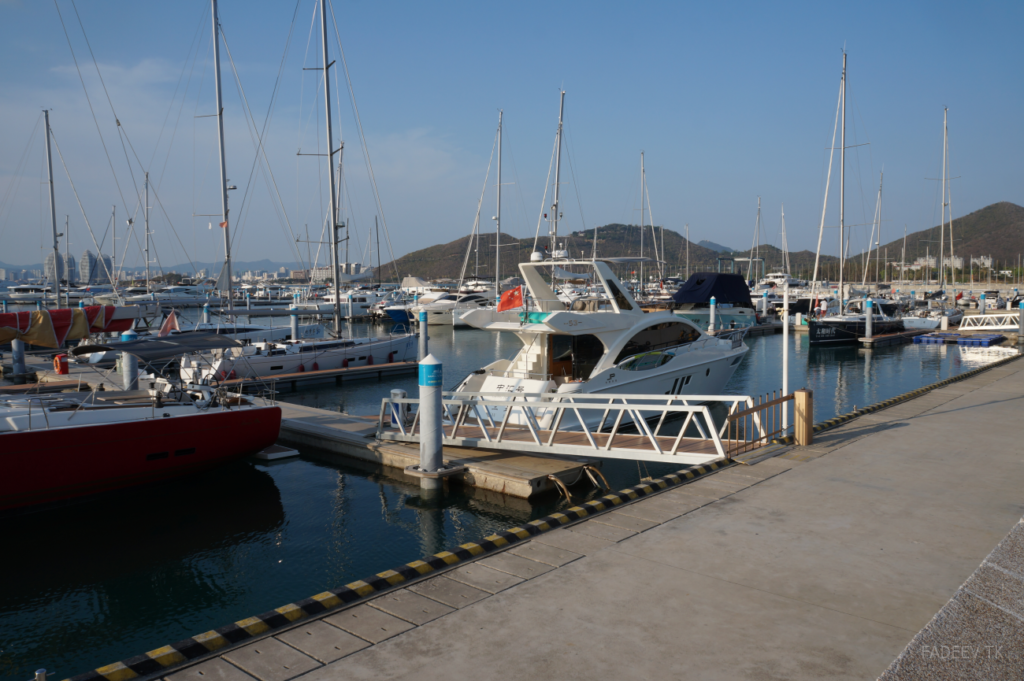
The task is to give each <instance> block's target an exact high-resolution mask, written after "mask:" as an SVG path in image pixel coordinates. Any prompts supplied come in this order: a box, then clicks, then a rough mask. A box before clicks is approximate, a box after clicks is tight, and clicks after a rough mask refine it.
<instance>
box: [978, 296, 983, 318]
mask: <svg viewBox="0 0 1024 681" xmlns="http://www.w3.org/2000/svg"><path fill="white" fill-rule="evenodd" d="M978 314H985V294H984V293H982V294H981V298H979V299H978Z"/></svg>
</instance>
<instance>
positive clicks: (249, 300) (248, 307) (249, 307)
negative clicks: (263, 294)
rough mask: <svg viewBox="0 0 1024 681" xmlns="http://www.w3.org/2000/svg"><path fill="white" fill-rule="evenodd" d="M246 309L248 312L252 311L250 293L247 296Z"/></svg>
mask: <svg viewBox="0 0 1024 681" xmlns="http://www.w3.org/2000/svg"><path fill="white" fill-rule="evenodd" d="M245 309H246V310H251V309H252V298H251V297H250V296H249V293H248V292H246V294H245Z"/></svg>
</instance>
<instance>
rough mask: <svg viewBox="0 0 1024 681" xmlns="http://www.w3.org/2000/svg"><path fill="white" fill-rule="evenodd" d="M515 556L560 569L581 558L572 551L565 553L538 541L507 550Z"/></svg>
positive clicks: (563, 550)
mask: <svg viewBox="0 0 1024 681" xmlns="http://www.w3.org/2000/svg"><path fill="white" fill-rule="evenodd" d="M508 553H511V554H513V555H516V556H522V557H523V558H529V559H530V560H535V561H538V562H540V563H544V564H546V565H550V566H552V567H562V566H563V565H566V564H568V563H571V562H573V561H574V560H576V559H578V558H582V557H583V554H581V553H575V552H573V551H566V550H565V549H560V548H558V547H556V546H549V545H548V544H542V543H541V542H538V541H531V542H528V543H526V544H519V545H517V546H513V547H512V548H511V549H509V550H508Z"/></svg>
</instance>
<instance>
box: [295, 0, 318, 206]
mask: <svg viewBox="0 0 1024 681" xmlns="http://www.w3.org/2000/svg"><path fill="white" fill-rule="evenodd" d="M316 11H317V6H316V4H314V5H313V16H312V17H310V21H309V35H307V36H306V53H305V54H303V55H302V65H303V66H305V65H306V63H307V62H308V61H309V47H310V45H311V44H312V42H313V27H314V26H315V25H316ZM321 74H322V72H321ZM318 79H319V76H318ZM318 89H319V88H318ZM305 96H306V78H305V74H303V77H301V78H299V108H298V109H297V110H296V111H295V115H296V118H297V124H296V126H295V130H296V139H295V148H296V149H302V138H303V135H304V134H305V128H304V127H303V124H302V102H303V100H304V99H305ZM313 108H314V109H315V108H316V106H315V105H314V106H313ZM307 120H308V118H307ZM299 186H300V183H299V157H298V156H296V157H295V214H296V215H298V214H299V195H300V191H299Z"/></svg>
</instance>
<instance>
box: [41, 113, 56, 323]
mask: <svg viewBox="0 0 1024 681" xmlns="http://www.w3.org/2000/svg"><path fill="white" fill-rule="evenodd" d="M43 117H44V118H45V119H46V175H47V178H48V179H47V183H48V184H49V186H50V229H51V231H52V232H53V303H54V305H55V306H57V307H60V269H61V268H60V249H59V248H58V246H57V206H56V204H55V203H54V199H53V159H52V157H51V155H50V111H49V109H43ZM45 297H46V292H45V290H44V292H43V298H45ZM39 309H40V310H41V309H43V308H42V306H41V305H40V306H39Z"/></svg>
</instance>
